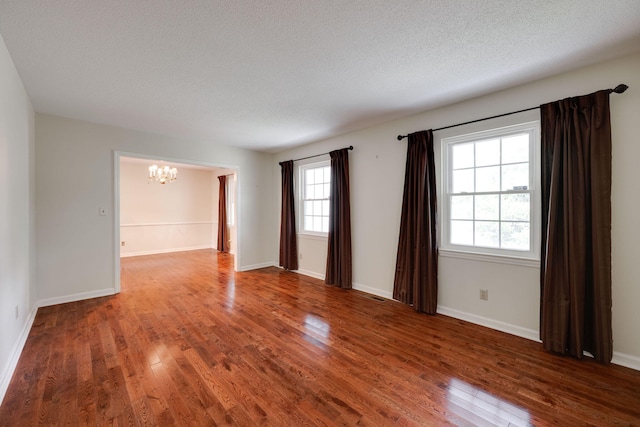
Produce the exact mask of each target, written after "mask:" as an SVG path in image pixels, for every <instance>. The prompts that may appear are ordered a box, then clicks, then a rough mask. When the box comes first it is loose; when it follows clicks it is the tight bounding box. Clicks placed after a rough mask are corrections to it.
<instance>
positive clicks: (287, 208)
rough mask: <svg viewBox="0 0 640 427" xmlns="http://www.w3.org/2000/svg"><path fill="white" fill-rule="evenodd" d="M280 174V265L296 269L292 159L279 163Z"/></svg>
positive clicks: (296, 247) (296, 251)
mask: <svg viewBox="0 0 640 427" xmlns="http://www.w3.org/2000/svg"><path fill="white" fill-rule="evenodd" d="M280 168H281V174H282V209H281V211H280V266H281V267H282V268H284V269H285V270H297V269H298V246H297V242H296V215H295V206H294V202H295V199H294V196H293V160H289V161H286V162H282V163H280Z"/></svg>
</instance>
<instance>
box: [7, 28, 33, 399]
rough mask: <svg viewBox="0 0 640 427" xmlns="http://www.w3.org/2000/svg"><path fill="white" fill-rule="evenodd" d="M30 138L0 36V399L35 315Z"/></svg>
mask: <svg viewBox="0 0 640 427" xmlns="http://www.w3.org/2000/svg"><path fill="white" fill-rule="evenodd" d="M33 143H34V112H33V108H32V106H31V102H30V101H29V98H28V97H27V93H26V91H25V89H24V87H23V85H22V81H21V80H20V77H19V76H18V72H17V71H16V69H15V66H14V65H13V61H12V60H11V56H10V55H9V52H8V51H7V48H6V46H5V44H4V40H3V39H2V37H0V402H1V401H2V399H3V397H4V395H5V393H6V390H7V387H8V385H9V381H10V380H11V375H12V374H13V370H14V369H15V366H16V364H17V362H18V357H19V356H20V352H21V351H22V347H23V346H24V342H25V340H26V338H27V334H28V332H29V328H30V327H31V323H32V321H33V317H34V316H35V310H34V279H33V276H34V252H33V247H34V231H33V230H34V216H33V215H34V214H33V212H34V190H33V188H34V187H33V185H34V184H33V182H34V175H33V171H34V167H33V152H34V147H33ZM16 310H17V313H16Z"/></svg>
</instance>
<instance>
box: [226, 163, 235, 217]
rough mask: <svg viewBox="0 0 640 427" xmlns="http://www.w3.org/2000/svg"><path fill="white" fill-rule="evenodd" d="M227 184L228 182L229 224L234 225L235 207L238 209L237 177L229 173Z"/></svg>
mask: <svg viewBox="0 0 640 427" xmlns="http://www.w3.org/2000/svg"><path fill="white" fill-rule="evenodd" d="M226 182H227V184H226V186H227V187H226V189H225V191H226V201H227V206H226V209H227V225H229V226H232V225H233V223H234V217H235V209H236V204H235V183H236V177H235V175H229V176H227V181H226Z"/></svg>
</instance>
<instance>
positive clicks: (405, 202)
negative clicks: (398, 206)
mask: <svg viewBox="0 0 640 427" xmlns="http://www.w3.org/2000/svg"><path fill="white" fill-rule="evenodd" d="M436 233H437V199H436V175H435V162H434V158H433V132H432V131H431V130H427V131H421V132H416V133H413V134H410V135H409V136H408V143H407V162H406V168H405V176H404V194H403V197H402V214H401V217H400V237H399V239H398V255H397V258H396V272H395V279H394V283H393V298H394V299H396V300H398V301H400V302H403V303H405V304H412V305H413V307H414V308H415V310H416V311H419V312H424V313H428V314H435V313H436V309H437V306H438V241H437V234H436Z"/></svg>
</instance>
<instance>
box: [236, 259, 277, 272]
mask: <svg viewBox="0 0 640 427" xmlns="http://www.w3.org/2000/svg"><path fill="white" fill-rule="evenodd" d="M274 266H275V263H274V262H273V261H269V262H262V263H260V264H251V265H243V266H241V267H240V268H238V271H250V270H257V269H259V268H265V267H274Z"/></svg>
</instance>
